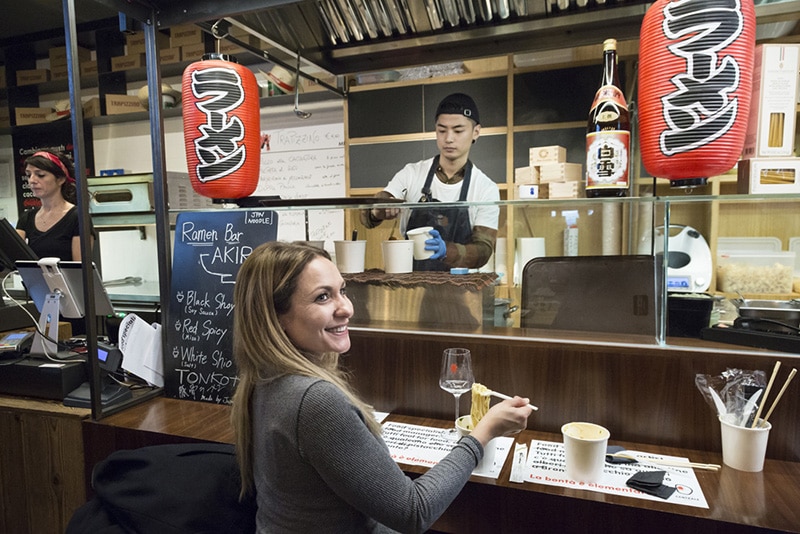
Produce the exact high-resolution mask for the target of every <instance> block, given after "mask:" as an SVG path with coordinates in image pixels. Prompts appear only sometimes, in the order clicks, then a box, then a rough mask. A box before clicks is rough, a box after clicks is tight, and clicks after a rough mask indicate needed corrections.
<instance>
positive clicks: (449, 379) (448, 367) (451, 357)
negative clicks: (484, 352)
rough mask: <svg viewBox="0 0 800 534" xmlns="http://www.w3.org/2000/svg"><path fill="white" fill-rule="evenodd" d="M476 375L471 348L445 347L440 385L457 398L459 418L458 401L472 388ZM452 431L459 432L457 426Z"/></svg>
mask: <svg viewBox="0 0 800 534" xmlns="http://www.w3.org/2000/svg"><path fill="white" fill-rule="evenodd" d="M473 383H475V377H474V376H473V374H472V357H471V355H470V352H469V349H445V350H444V354H443V355H442V371H441V373H440V374H439V387H440V388H442V389H443V390H445V391H447V392H449V393H452V394H453V396H454V397H455V398H456V418H455V419H454V421H457V420H458V402H459V399H460V398H461V395H463V394H464V393H466V392H467V391H469V390H470V389H471V388H472V384H473ZM449 432H450V433H455V432H457V429H456V428H455V426H453V428H451V429H450V431H449Z"/></svg>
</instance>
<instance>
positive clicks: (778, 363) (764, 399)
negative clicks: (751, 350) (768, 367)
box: [750, 360, 781, 428]
mask: <svg viewBox="0 0 800 534" xmlns="http://www.w3.org/2000/svg"><path fill="white" fill-rule="evenodd" d="M780 368H781V361H780V360H778V361H776V362H775V367H773V368H772V376H770V377H769V382H768V383H767V389H765V390H764V395H763V396H762V397H761V402H760V403H759V404H758V410H756V416H755V417H754V418H753V424H752V425H750V428H755V427H756V425H757V424H758V418H759V417H761V410H763V409H764V404H765V403H766V402H767V396H768V395H769V390H770V389H772V383H773V382H775V376H776V375H777V374H778V369H780Z"/></svg>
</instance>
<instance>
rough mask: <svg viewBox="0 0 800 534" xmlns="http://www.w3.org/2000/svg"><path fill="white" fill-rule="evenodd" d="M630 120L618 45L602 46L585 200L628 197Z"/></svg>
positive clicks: (589, 127) (609, 41)
mask: <svg viewBox="0 0 800 534" xmlns="http://www.w3.org/2000/svg"><path fill="white" fill-rule="evenodd" d="M630 138H631V120H630V113H629V112H628V105H627V104H626V102H625V94H624V93H623V92H622V89H621V88H620V84H619V70H618V68H617V41H616V39H606V40H605V41H604V42H603V78H602V80H601V81H600V88H599V89H598V90H597V93H595V96H594V101H593V102H592V107H591V109H590V110H589V121H588V125H587V127H586V196H587V197H589V198H595V197H624V196H626V195H627V194H628V161H629V159H630Z"/></svg>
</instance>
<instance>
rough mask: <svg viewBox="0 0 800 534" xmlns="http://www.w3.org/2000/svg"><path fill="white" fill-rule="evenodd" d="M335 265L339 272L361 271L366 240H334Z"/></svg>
mask: <svg viewBox="0 0 800 534" xmlns="http://www.w3.org/2000/svg"><path fill="white" fill-rule="evenodd" d="M333 247H334V250H335V251H336V267H338V268H339V272H340V273H363V272H364V257H365V256H366V253H367V242H366V241H363V240H362V241H334V242H333Z"/></svg>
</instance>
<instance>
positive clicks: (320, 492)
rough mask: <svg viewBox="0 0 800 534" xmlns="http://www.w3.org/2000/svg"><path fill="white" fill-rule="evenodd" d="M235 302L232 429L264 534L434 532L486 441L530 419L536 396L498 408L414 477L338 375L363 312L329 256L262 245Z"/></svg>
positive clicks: (241, 277)
mask: <svg viewBox="0 0 800 534" xmlns="http://www.w3.org/2000/svg"><path fill="white" fill-rule="evenodd" d="M234 301H235V304H236V307H235V309H234V341H233V349H234V358H235V361H236V364H237V366H238V369H239V382H238V386H237V389H236V392H235V394H234V398H233V424H234V428H235V430H236V446H237V454H238V461H239V466H240V470H241V476H242V491H243V493H248V492H251V491H255V493H256V500H257V502H258V515H257V519H256V523H257V527H258V532H303V533H305V532H337V533H339V532H392V531H402V532H424V531H425V530H427V529H428V528H429V527H430V525H432V524H433V523H434V522H435V521H436V519H437V518H438V517H439V516H440V515H441V514H442V513H443V512H444V511H445V509H446V508H447V507H448V505H449V504H450V503H451V502H452V500H453V499H454V498H455V497H456V495H457V494H458V493H459V491H461V488H462V487H463V486H464V484H465V483H466V482H467V480H468V479H469V476H470V473H471V472H472V470H473V469H474V468H475V466H476V465H477V463H478V461H479V460H480V459H481V458H482V457H483V446H484V445H485V444H486V443H487V442H488V441H489V440H490V439H492V438H494V437H497V436H503V435H511V434H514V433H516V432H519V431H520V430H521V429H523V428H525V426H526V424H527V418H528V416H529V415H530V408H528V407H527V406H526V405H527V403H528V400H527V399H522V398H519V397H515V398H514V399H513V400H510V401H504V402H502V403H500V404H497V405H495V406H494V407H492V409H491V410H489V412H488V413H487V415H486V417H484V418H483V419H482V420H481V421H480V423H479V424H478V425H477V426H476V428H475V429H474V430H473V432H472V434H471V435H470V436H467V437H463V438H461V439H460V440H459V442H458V443H457V444H456V446H455V447H454V448H453V450H452V451H451V452H450V453H449V454H448V455H447V456H446V457H445V458H444V459H443V460H442V461H441V462H440V463H439V464H438V465H436V466H435V467H433V468H431V469H430V470H429V471H428V472H427V473H426V474H424V475H422V476H420V477H419V478H417V479H415V480H412V479H410V478H409V477H407V476H406V475H405V474H404V473H403V472H402V471H401V470H400V468H399V467H398V466H397V464H396V463H395V462H394V461H393V460H392V458H391V457H390V455H389V450H388V448H387V447H386V445H385V444H384V442H383V440H382V439H381V430H380V426H379V424H378V423H377V422H376V421H375V418H374V417H373V415H372V410H371V408H370V407H369V406H368V405H366V404H365V403H364V402H363V401H362V400H360V399H359V398H358V397H357V396H356V394H355V393H354V392H353V391H352V390H351V388H350V387H349V386H348V385H347V383H346V381H345V379H344V377H343V376H342V374H341V373H340V371H339V369H338V357H339V354H340V353H342V352H345V351H347V350H349V348H350V338H349V334H348V323H349V320H350V317H351V316H352V315H353V306H352V304H351V302H350V300H349V299H348V297H347V293H346V288H345V282H344V280H343V279H342V276H341V275H340V274H339V271H338V270H337V269H336V266H335V265H334V264H333V263H332V262H331V260H330V257H329V256H328V254H327V252H325V251H324V250H322V249H319V248H315V247H310V246H307V245H302V244H289V243H281V242H273V243H267V244H264V245H261V246H260V247H258V248H256V249H255V250H254V251H253V253H252V254H251V255H250V256H249V257H248V259H247V260H246V261H245V262H244V264H243V265H242V267H241V269H240V270H239V274H238V277H237V280H236V288H235V292H234Z"/></svg>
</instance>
